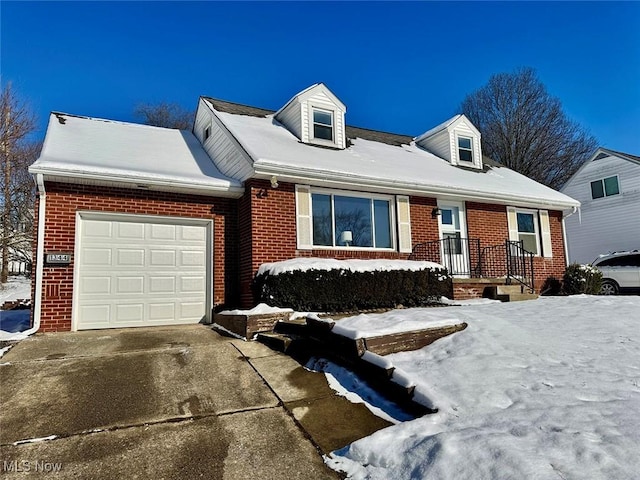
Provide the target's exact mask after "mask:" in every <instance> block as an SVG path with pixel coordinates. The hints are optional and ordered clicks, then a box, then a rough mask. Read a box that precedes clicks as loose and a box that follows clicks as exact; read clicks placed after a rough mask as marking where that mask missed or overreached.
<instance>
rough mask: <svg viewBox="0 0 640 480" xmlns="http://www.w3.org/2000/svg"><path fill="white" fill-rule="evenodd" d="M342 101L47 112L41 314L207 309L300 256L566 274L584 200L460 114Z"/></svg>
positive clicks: (41, 171)
mask: <svg viewBox="0 0 640 480" xmlns="http://www.w3.org/2000/svg"><path fill="white" fill-rule="evenodd" d="M345 114H346V107H345V105H344V104H343V103H342V102H341V101H340V100H338V98H337V97H336V96H335V95H334V94H333V93H332V92H331V91H329V89H328V88H327V87H326V86H325V85H323V84H317V85H313V86H312V87H310V88H308V89H306V90H304V91H303V92H300V93H299V94H297V95H295V96H294V97H293V98H292V99H291V100H290V101H289V102H287V103H286V104H285V105H284V106H283V107H282V108H281V109H280V110H278V111H277V112H273V111H269V110H264V109H260V108H254V107H249V106H245V105H238V104H235V103H229V102H225V101H221V100H215V99H212V98H208V97H201V98H200V101H199V103H198V109H197V113H196V120H195V125H194V129H193V132H184V131H177V130H171V129H164V128H157V127H149V126H142V125H134V124H126V123H120V122H113V121H108V120H98V119H91V118H84V117H76V116H72V115H67V114H61V113H54V114H52V115H51V117H50V121H49V127H48V131H47V136H46V139H45V142H44V147H43V150H42V154H41V156H40V158H39V159H38V160H37V161H36V162H35V163H34V164H33V165H32V167H31V169H30V171H31V172H32V173H33V174H34V175H35V176H36V181H37V183H38V186H39V187H38V188H39V204H38V205H39V210H38V211H37V214H38V215H39V231H40V232H41V235H39V238H38V248H37V251H38V265H37V268H36V271H37V274H36V276H35V277H36V282H39V283H41V285H40V284H39V283H38V284H37V285H36V291H42V297H41V298H40V301H39V302H36V304H35V310H34V315H35V317H36V319H38V318H39V319H40V320H41V325H42V328H43V329H44V330H45V331H46V330H69V329H72V330H76V329H85V328H110V327H119V326H138V325H164V324H176V323H194V322H198V321H200V320H202V319H204V320H208V319H209V318H210V315H211V309H212V308H215V309H217V308H222V307H225V308H227V307H234V306H241V307H250V306H252V305H253V301H254V300H253V295H252V292H251V283H252V280H253V278H254V276H255V273H256V271H257V269H258V267H259V266H260V265H261V264H263V263H265V262H274V261H280V260H285V259H289V258H293V257H300V256H315V257H334V258H388V259H407V258H420V259H427V260H432V261H437V262H441V263H443V264H445V266H447V267H448V268H449V270H450V271H451V272H452V273H453V274H454V275H455V276H456V282H457V283H456V295H458V296H465V295H466V296H469V295H474V294H476V295H477V294H478V293H481V292H482V285H483V284H480V286H478V285H477V284H475V283H474V281H475V280H474V278H471V277H485V278H486V277H492V278H493V281H495V282H496V283H499V282H502V283H504V280H505V278H506V277H507V276H510V277H511V280H513V281H516V280H521V281H523V282H525V283H527V284H528V285H529V286H531V283H532V282H533V281H535V286H536V287H537V288H539V287H540V286H541V284H542V282H543V281H544V279H545V278H546V277H547V276H549V275H555V276H560V275H561V274H562V272H563V271H564V268H565V264H566V262H565V252H564V243H563V215H564V214H563V212H564V211H566V212H569V211H575V210H576V209H577V207H578V206H579V202H577V201H575V200H573V199H572V198H570V197H568V196H566V195H563V194H561V193H559V192H556V191H554V190H552V189H550V188H547V187H545V186H543V185H541V184H539V183H536V182H535V181H533V180H530V179H528V178H526V177H524V176H522V175H520V174H518V173H516V172H514V171H512V170H509V169H508V168H505V167H502V166H500V165H496V164H495V163H493V162H491V161H489V160H487V159H485V158H483V156H482V151H481V144H480V134H479V132H478V131H477V129H476V128H475V127H474V126H473V125H472V124H471V122H470V121H469V120H468V119H467V118H466V117H465V116H464V115H457V116H455V117H453V118H452V119H450V120H448V121H447V122H445V123H443V124H441V125H439V126H438V127H436V128H434V129H431V130H429V131H427V132H426V133H424V134H422V135H420V136H418V137H416V138H413V137H411V136H404V135H396V134H391V133H385V132H378V131H373V130H366V129H361V128H354V127H349V126H347V125H346V123H345ZM509 240H510V241H512V242H513V243H508V241H509ZM522 246H524V249H526V250H528V251H530V252H532V255H531V256H528V255H527V254H526V253H525V252H523V250H522ZM50 253H57V254H61V256H57V257H56V256H54V257H49V259H50V260H53V263H51V262H49V263H47V262H46V258H47V254H50ZM67 254H68V256H65V255H67ZM56 262H57V263H56ZM531 266H532V267H533V272H532V271H531V269H530V267H531ZM514 268H515V269H516V270H514ZM517 268H521V269H520V270H517ZM495 277H498V278H497V279H496V278H495ZM484 281H487V280H484ZM458 282H460V283H458ZM39 286H41V287H42V288H41V289H39Z"/></svg>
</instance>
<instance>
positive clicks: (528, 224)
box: [516, 212, 540, 255]
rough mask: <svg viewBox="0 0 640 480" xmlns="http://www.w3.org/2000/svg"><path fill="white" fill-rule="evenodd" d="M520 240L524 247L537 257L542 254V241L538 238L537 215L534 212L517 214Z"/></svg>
mask: <svg viewBox="0 0 640 480" xmlns="http://www.w3.org/2000/svg"><path fill="white" fill-rule="evenodd" d="M516 214H517V218H518V240H521V241H522V247H523V248H524V249H525V250H527V251H529V252H532V253H535V254H536V255H539V254H540V241H539V237H538V221H537V218H536V217H537V215H536V214H535V213H533V212H517V213H516Z"/></svg>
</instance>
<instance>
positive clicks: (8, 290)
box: [0, 276, 31, 304]
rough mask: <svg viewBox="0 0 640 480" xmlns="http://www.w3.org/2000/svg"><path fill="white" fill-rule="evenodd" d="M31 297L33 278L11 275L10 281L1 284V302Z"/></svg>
mask: <svg viewBox="0 0 640 480" xmlns="http://www.w3.org/2000/svg"><path fill="white" fill-rule="evenodd" d="M25 298H31V279H30V278H26V277H23V276H11V277H9V281H8V282H7V283H5V284H4V285H0V304H3V303H4V302H7V301H12V300H18V299H25Z"/></svg>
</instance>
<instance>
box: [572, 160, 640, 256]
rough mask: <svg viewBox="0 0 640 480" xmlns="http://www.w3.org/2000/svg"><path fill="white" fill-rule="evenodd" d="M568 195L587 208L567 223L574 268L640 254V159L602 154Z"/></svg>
mask: <svg viewBox="0 0 640 480" xmlns="http://www.w3.org/2000/svg"><path fill="white" fill-rule="evenodd" d="M562 192H563V193H565V194H566V195H569V196H571V197H573V198H575V199H576V200H579V201H580V203H581V204H582V206H581V208H580V215H573V216H571V217H570V218H568V219H567V220H566V232H567V233H566V234H567V245H568V251H569V260H570V261H571V262H577V263H591V262H593V261H594V260H595V259H596V258H597V257H598V255H602V254H606V253H610V252H619V251H625V250H635V249H640V219H639V217H640V157H638V156H636V155H630V154H628V153H622V152H616V151H614V150H609V149H606V148H599V149H598V150H597V151H596V152H595V153H594V154H593V155H592V156H591V158H590V159H589V160H588V161H587V162H586V163H585V164H584V165H583V166H582V167H580V169H579V170H578V171H577V172H576V173H575V174H574V175H573V176H572V177H571V178H570V179H569V180H568V181H567V183H566V184H565V185H564V187H562Z"/></svg>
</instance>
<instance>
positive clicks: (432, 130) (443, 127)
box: [416, 113, 462, 142]
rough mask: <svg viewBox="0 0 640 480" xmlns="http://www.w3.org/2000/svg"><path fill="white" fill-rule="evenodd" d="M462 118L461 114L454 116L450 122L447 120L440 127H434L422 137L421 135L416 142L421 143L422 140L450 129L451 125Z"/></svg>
mask: <svg viewBox="0 0 640 480" xmlns="http://www.w3.org/2000/svg"><path fill="white" fill-rule="evenodd" d="M460 117H462V114H460V113H459V114H457V115H454V116H453V117H451V118H450V119H449V120H446V121H444V122H442V123H441V124H440V125H437V126H435V127H433V128H432V129H430V130H427V131H426V132H424V133H423V134H422V135H419V136H418V137H417V138H416V142H419V141H420V140H423V139H425V138H428V137H431V136H433V135H435V134H436V133H438V132H441V131H442V130H444V129H445V128H447V127H449V125H451V124H452V123H453V122H455V121H456V120H458V119H459V118H460Z"/></svg>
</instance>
